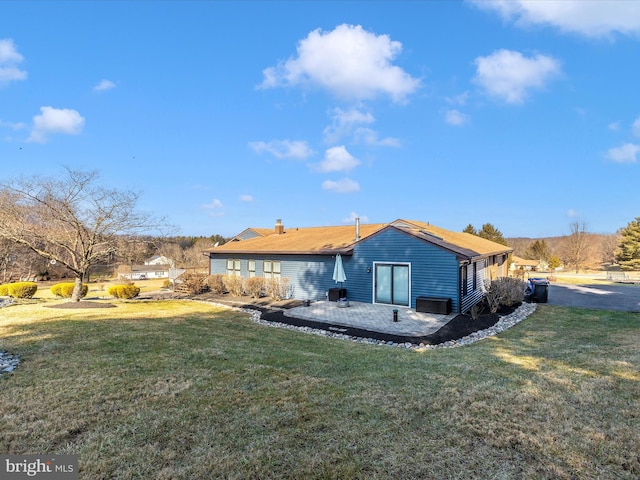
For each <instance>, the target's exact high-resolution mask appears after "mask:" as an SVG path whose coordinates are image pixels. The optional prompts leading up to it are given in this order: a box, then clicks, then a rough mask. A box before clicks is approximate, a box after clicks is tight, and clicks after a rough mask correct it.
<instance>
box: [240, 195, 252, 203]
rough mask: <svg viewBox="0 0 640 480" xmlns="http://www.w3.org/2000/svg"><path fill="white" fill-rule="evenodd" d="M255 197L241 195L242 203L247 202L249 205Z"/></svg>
mask: <svg viewBox="0 0 640 480" xmlns="http://www.w3.org/2000/svg"><path fill="white" fill-rule="evenodd" d="M253 200H254V199H253V195H240V201H241V202H247V203H251V202H253Z"/></svg>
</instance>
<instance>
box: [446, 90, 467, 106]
mask: <svg viewBox="0 0 640 480" xmlns="http://www.w3.org/2000/svg"><path fill="white" fill-rule="evenodd" d="M445 100H446V101H447V102H449V103H450V104H452V105H460V106H463V105H466V103H467V100H469V92H464V93H461V94H460V95H456V96H455V97H446V98H445Z"/></svg>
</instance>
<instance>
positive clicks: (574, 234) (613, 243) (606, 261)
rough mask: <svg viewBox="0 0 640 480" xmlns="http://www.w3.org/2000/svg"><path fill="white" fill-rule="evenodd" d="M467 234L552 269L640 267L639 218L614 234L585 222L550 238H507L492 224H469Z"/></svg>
mask: <svg viewBox="0 0 640 480" xmlns="http://www.w3.org/2000/svg"><path fill="white" fill-rule="evenodd" d="M463 231H464V232H466V233H471V234H473V235H478V236H479V237H482V238H486V239H488V240H492V241H494V242H497V243H500V244H503V245H508V246H509V247H511V248H513V255H516V256H518V257H521V258H524V259H528V260H537V261H539V262H543V263H546V264H547V265H548V266H549V268H551V269H553V268H557V267H559V266H561V265H564V266H566V267H568V268H570V269H572V270H574V271H576V272H578V271H579V270H581V269H600V268H603V267H604V268H611V267H612V266H618V267H619V268H620V269H621V270H640V217H637V218H635V219H634V220H632V221H631V222H629V223H628V224H627V226H626V227H623V228H621V229H619V230H618V231H617V232H616V233H613V234H598V233H591V232H589V231H587V226H586V223H585V222H582V221H574V222H571V223H570V224H569V234H568V235H563V236H558V237H547V238H537V239H532V238H505V237H504V236H503V235H502V232H501V231H500V230H499V229H498V228H496V227H495V226H493V225H492V224H490V223H486V224H484V225H482V228H480V229H476V228H475V227H474V226H473V225H471V224H469V225H467V227H465V229H464V230H463Z"/></svg>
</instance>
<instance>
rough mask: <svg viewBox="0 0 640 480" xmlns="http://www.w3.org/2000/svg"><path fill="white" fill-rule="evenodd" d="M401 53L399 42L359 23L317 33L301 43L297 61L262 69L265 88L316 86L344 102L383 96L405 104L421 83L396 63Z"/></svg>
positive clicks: (312, 33) (311, 33) (315, 31)
mask: <svg viewBox="0 0 640 480" xmlns="http://www.w3.org/2000/svg"><path fill="white" fill-rule="evenodd" d="M401 51H402V44H401V43H400V42H398V41H393V40H391V38H390V37H389V36H388V35H376V34H374V33H371V32H367V31H366V30H364V29H363V28H362V27H361V26H360V25H357V26H354V25H347V24H343V25H339V26H338V27H336V28H335V29H334V30H332V31H330V32H323V31H322V30H321V29H316V30H314V31H312V32H310V33H309V35H307V37H306V38H305V39H303V40H301V41H300V42H299V43H298V47H297V56H296V57H295V58H289V60H287V61H285V62H280V63H279V64H278V65H277V66H275V67H269V68H267V69H265V70H264V71H263V75H264V80H263V82H262V84H261V87H262V88H274V87H280V86H297V85H302V86H314V87H320V88H323V89H325V90H327V91H329V92H331V93H332V94H334V95H337V96H339V97H342V98H351V99H370V98H374V97H376V96H378V95H380V94H384V95H389V96H390V97H391V98H392V100H393V101H396V102H402V101H404V100H405V99H406V97H407V96H408V95H410V94H412V93H413V92H415V91H416V90H417V89H418V88H419V87H420V80H419V79H417V78H413V77H412V76H411V75H409V74H408V73H406V72H405V71H404V70H403V69H402V68H400V67H398V66H396V65H393V63H392V62H393V60H394V59H395V58H396V57H397V56H398V55H399V54H400V52H401Z"/></svg>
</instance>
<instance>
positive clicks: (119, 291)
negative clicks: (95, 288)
mask: <svg viewBox="0 0 640 480" xmlns="http://www.w3.org/2000/svg"><path fill="white" fill-rule="evenodd" d="M107 293H108V294H109V295H111V296H112V297H116V298H121V299H126V300H128V299H131V298H136V297H137V296H138V295H139V294H140V287H136V286H135V285H134V284H133V283H129V284H126V285H113V286H111V287H109V290H107Z"/></svg>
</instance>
